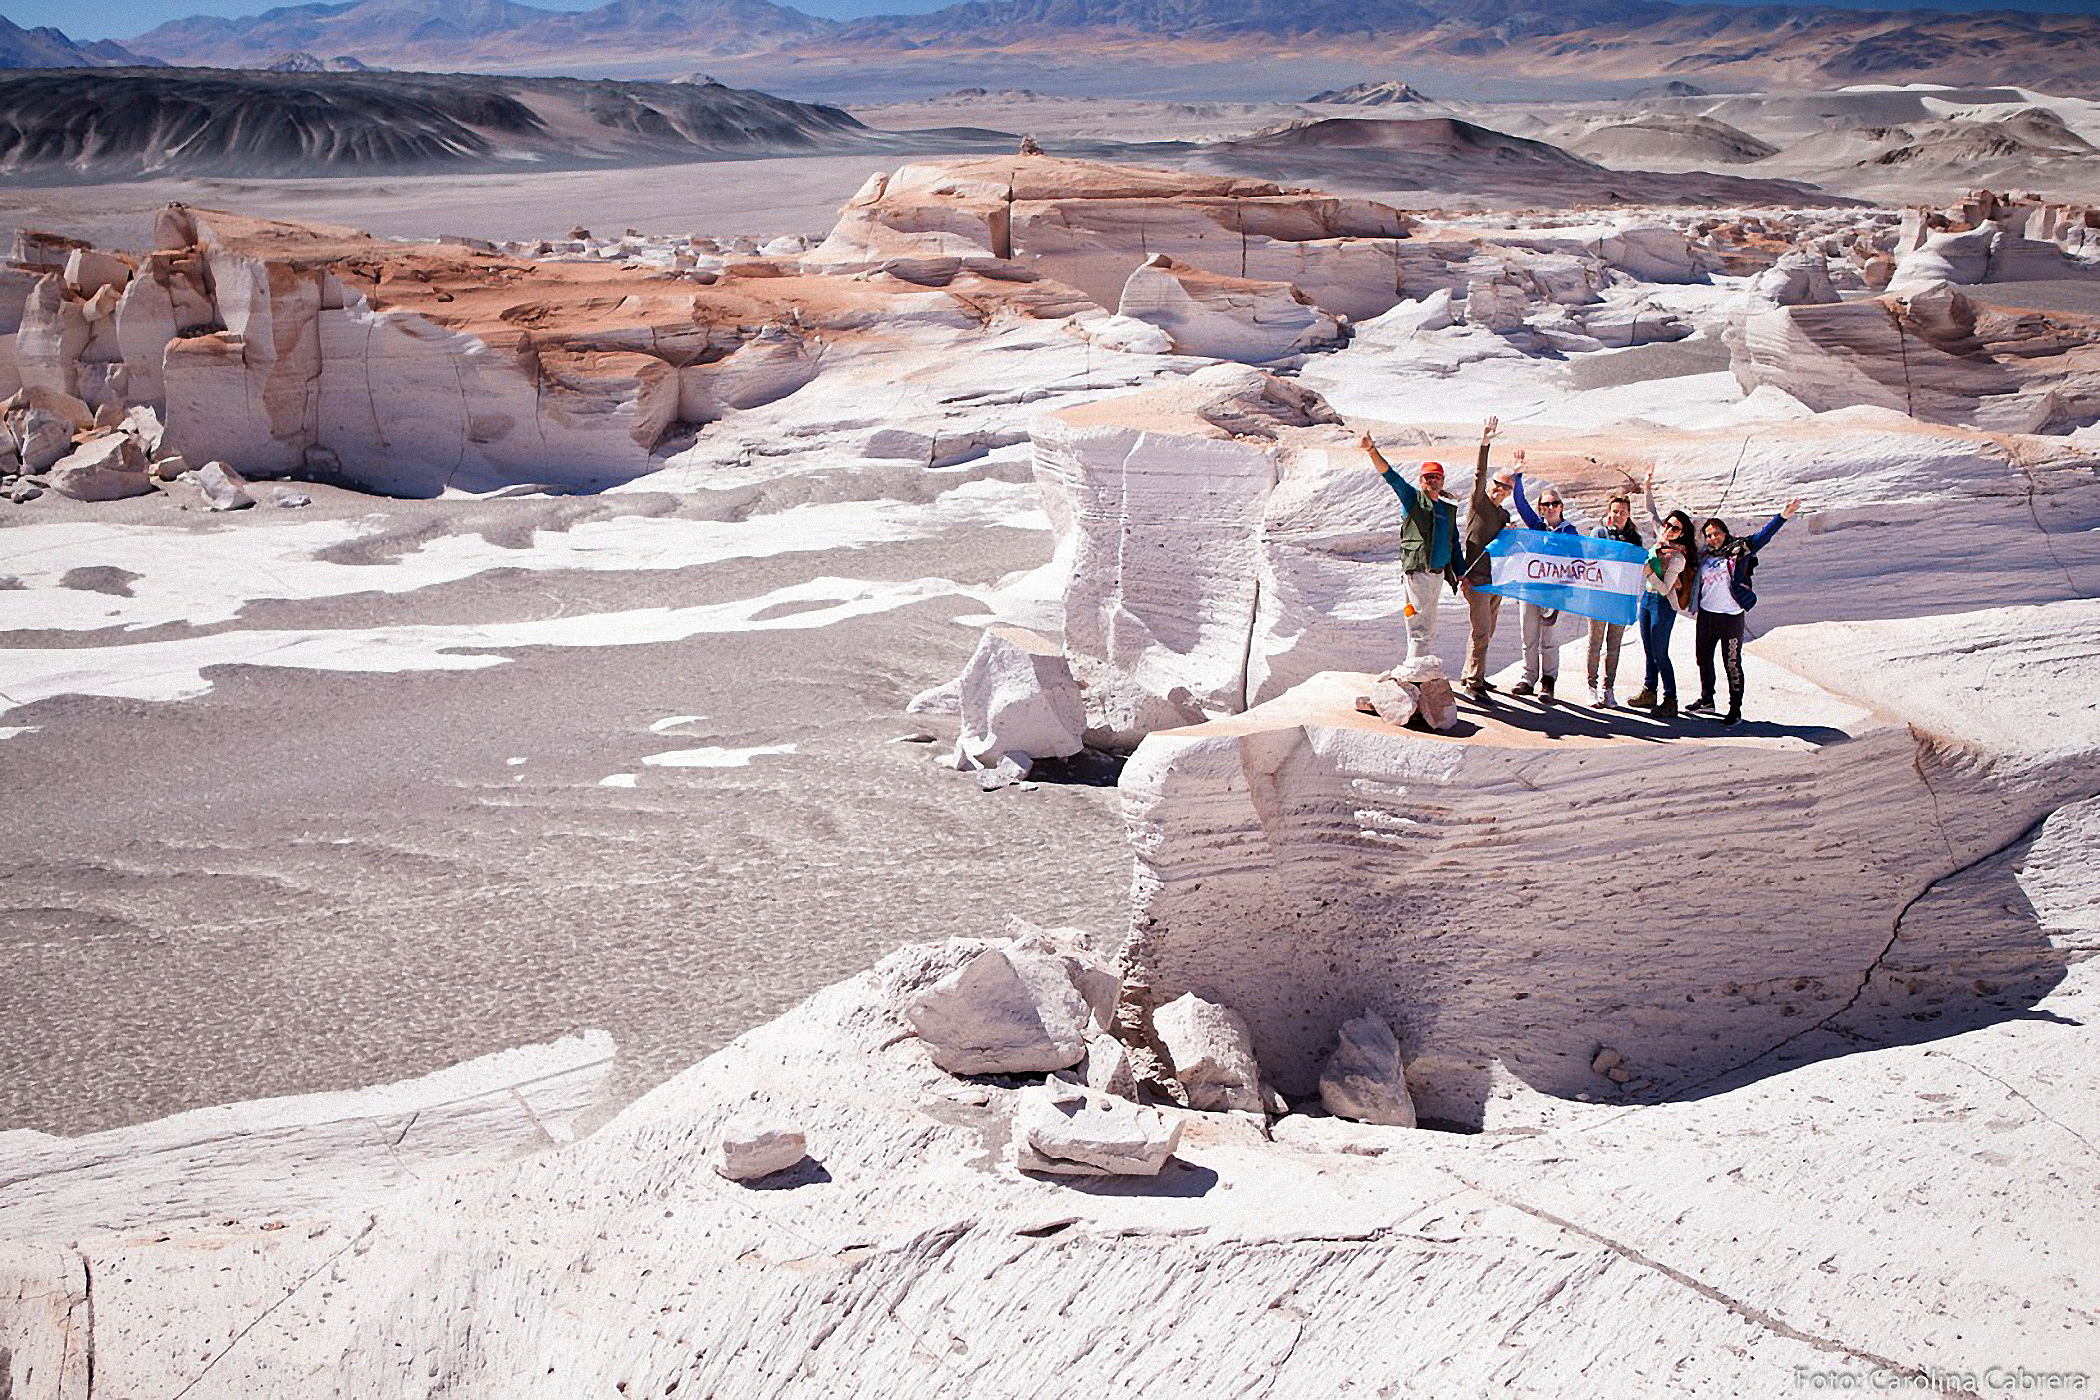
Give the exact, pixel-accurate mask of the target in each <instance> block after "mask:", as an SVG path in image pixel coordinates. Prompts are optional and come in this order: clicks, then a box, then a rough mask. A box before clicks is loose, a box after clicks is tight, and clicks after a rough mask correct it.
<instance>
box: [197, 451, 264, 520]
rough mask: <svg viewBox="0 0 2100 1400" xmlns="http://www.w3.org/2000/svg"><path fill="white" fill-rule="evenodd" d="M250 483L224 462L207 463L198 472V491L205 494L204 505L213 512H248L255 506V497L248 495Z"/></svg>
mask: <svg viewBox="0 0 2100 1400" xmlns="http://www.w3.org/2000/svg"><path fill="white" fill-rule="evenodd" d="M247 485H248V483H247V482H246V481H245V480H243V479H242V478H241V474H240V473H239V472H237V471H235V470H234V469H233V468H232V467H229V466H228V465H226V463H224V462H206V463H205V464H204V465H203V466H202V467H200V468H198V470H197V489H198V490H200V491H202V492H203V493H204V503H205V504H206V505H208V506H210V507H211V508H212V509H213V510H246V509H247V508H248V507H249V506H252V505H254V504H255V497H253V496H251V495H249V494H248V492H247V490H246V488H247Z"/></svg>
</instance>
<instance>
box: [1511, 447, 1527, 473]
mask: <svg viewBox="0 0 2100 1400" xmlns="http://www.w3.org/2000/svg"><path fill="white" fill-rule="evenodd" d="M1509 460H1510V463H1511V464H1512V465H1513V466H1515V467H1516V469H1517V470H1518V471H1520V472H1521V471H1523V470H1524V449H1523V448H1521V447H1520V448H1518V449H1517V450H1516V451H1515V452H1512V453H1511V454H1510V455H1509Z"/></svg>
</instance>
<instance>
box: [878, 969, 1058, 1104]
mask: <svg viewBox="0 0 2100 1400" xmlns="http://www.w3.org/2000/svg"><path fill="white" fill-rule="evenodd" d="M1090 1014H1091V1013H1090V1011H1089V1009H1088V1007H1087V1004H1086V1000H1085V998H1083V997H1082V996H1080V994H1079V991H1078V989H1077V988H1076V987H1074V986H1073V985H1072V979H1071V976H1070V975H1069V974H1068V973H1067V972H1066V971H1065V965H1064V963H1063V962H1062V961H1061V960H1060V959H1058V958H1055V957H1051V956H1048V955H1045V954H1042V953H1035V952H1028V951H1025V950H1020V949H1014V948H988V949H986V950H985V951H984V952H982V953H979V954H978V955H977V956H976V957H974V958H972V959H970V961H968V962H967V963H964V964H963V965H962V966H961V967H959V968H957V969H956V970H955V971H954V972H951V973H949V974H948V975H947V976H946V977H943V978H942V979H941V980H940V981H938V982H936V983H934V984H933V986H931V987H929V988H927V989H926V990H925V991H924V992H922V993H920V994H919V996H918V997H917V998H916V999H915V1000H914V1001H913V1002H912V1003H911V1005H910V1006H909V1007H908V1008H907V1009H906V1011H905V1019H906V1020H907V1021H908V1022H910V1024H911V1027H912V1029H913V1030H914V1031H916V1032H917V1033H918V1036H919V1039H920V1040H922V1041H924V1042H925V1043H926V1052H927V1054H928V1055H929V1056H931V1057H932V1059H933V1062H934V1063H935V1064H936V1065H939V1066H940V1067H941V1068H942V1069H944V1070H946V1071H948V1072H949V1073H950V1074H1042V1073H1047V1072H1049V1071H1051V1070H1060V1069H1065V1068H1068V1067H1069V1066H1072V1065H1075V1064H1077V1063H1079V1059H1080V1056H1081V1055H1083V1054H1085V1053H1086V1033H1087V1021H1088V1018H1089V1016H1090Z"/></svg>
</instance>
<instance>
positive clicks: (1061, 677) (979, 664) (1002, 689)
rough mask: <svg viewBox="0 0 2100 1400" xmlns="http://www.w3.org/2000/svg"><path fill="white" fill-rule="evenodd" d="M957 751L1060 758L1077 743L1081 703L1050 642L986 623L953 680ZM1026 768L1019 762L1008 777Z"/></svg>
mask: <svg viewBox="0 0 2100 1400" xmlns="http://www.w3.org/2000/svg"><path fill="white" fill-rule="evenodd" d="M958 685H959V690H958V701H959V704H960V709H961V714H962V733H961V735H960V736H959V737H958V738H957V739H956V741H955V742H956V752H957V753H959V754H966V755H968V756H969V757H970V758H972V759H974V760H976V762H977V763H979V764H980V765H984V766H991V765H994V764H997V763H999V762H1000V760H1002V759H1003V758H1004V757H1006V756H1008V755H1018V756H1023V757H1025V758H1026V759H1028V760H1030V761H1032V760H1033V759H1035V758H1064V757H1066V756H1068V755H1071V754H1075V753H1078V752H1079V751H1080V749H1081V748H1082V747H1084V745H1083V744H1082V743H1081V741H1080V740H1081V735H1082V734H1083V733H1084V732H1085V730H1086V705H1085V703H1084V702H1083V701H1081V699H1080V697H1079V683H1078V682H1077V681H1076V680H1074V679H1073V677H1072V668H1071V666H1070V664H1068V663H1067V662H1066V660H1065V658H1064V653H1063V651H1062V649H1061V648H1059V647H1058V645H1057V644H1056V643H1055V642H1052V641H1050V640H1049V639H1048V638H1046V637H1041V636H1038V635H1037V634H1036V633H1034V632H1029V631H1026V630H1024V629H1023V628H1019V627H989V628H986V629H985V632H984V635H983V636H982V637H980V638H979V639H978V642H977V650H976V651H975V652H973V653H972V654H971V656H970V662H969V665H967V666H965V667H964V668H963V673H962V677H961V679H960V681H959V682H958ZM1027 776H1028V773H1027V767H1026V764H1024V765H1023V767H1022V770H1021V772H1019V773H1018V774H1016V775H1015V778H1014V780H1015V781H1019V779H1021V778H1025V777H1027Z"/></svg>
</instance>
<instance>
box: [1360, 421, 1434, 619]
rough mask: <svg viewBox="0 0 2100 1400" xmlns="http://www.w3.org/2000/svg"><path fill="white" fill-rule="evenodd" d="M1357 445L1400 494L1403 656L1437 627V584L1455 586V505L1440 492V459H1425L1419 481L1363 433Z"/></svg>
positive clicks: (1396, 493) (1419, 473) (1394, 491)
mask: <svg viewBox="0 0 2100 1400" xmlns="http://www.w3.org/2000/svg"><path fill="white" fill-rule="evenodd" d="M1357 445H1358V446H1360V447H1362V448H1363V450H1364V451H1365V452H1366V453H1367V454H1369V456H1370V458H1371V465H1372V467H1373V468H1375V469H1376V470H1377V472H1378V474H1379V475H1380V476H1381V477H1383V478H1384V479H1385V484H1386V485H1388V486H1390V487H1392V488H1393V494H1394V495H1396V496H1398V497H1399V498H1400V509H1401V511H1402V514H1403V520H1402V524H1401V526H1400V567H1401V568H1402V569H1403V570H1404V571H1405V572H1406V574H1407V605H1406V608H1405V610H1404V616H1405V617H1406V619H1407V659H1408V660H1409V661H1413V660H1414V659H1415V658H1416V657H1418V656H1421V655H1422V654H1424V653H1425V652H1427V651H1428V650H1429V639H1430V637H1431V636H1432V635H1433V634H1434V633H1435V632H1436V608H1437V603H1438V601H1439V599H1438V596H1437V595H1438V591H1439V590H1438V585H1439V584H1449V585H1450V586H1451V587H1452V588H1454V589H1456V588H1457V587H1458V506H1457V504H1456V503H1454V502H1452V501H1449V500H1446V499H1445V498H1444V464H1443V463H1441V462H1424V463H1423V464H1422V470H1421V471H1420V472H1418V473H1416V475H1417V477H1418V479H1419V484H1417V483H1415V482H1410V481H1409V480H1408V479H1407V478H1406V477H1404V476H1402V475H1400V473H1398V472H1396V471H1394V470H1393V467H1392V464H1391V463H1390V462H1388V461H1386V460H1385V456H1384V454H1383V453H1381V452H1380V451H1379V450H1378V445H1377V444H1376V443H1374V442H1372V441H1371V435H1370V434H1369V433H1365V434H1364V435H1363V437H1362V438H1361V439H1360V440H1359V441H1358V444H1357Z"/></svg>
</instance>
